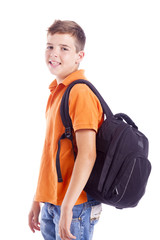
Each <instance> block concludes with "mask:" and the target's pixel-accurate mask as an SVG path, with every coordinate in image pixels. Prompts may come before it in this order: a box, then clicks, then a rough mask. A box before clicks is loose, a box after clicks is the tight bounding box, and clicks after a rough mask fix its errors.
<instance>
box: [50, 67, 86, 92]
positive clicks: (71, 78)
mask: <svg viewBox="0 0 160 240" xmlns="http://www.w3.org/2000/svg"><path fill="white" fill-rule="evenodd" d="M84 72H85V71H84V70H83V69H80V70H77V71H75V72H73V73H71V74H70V75H69V76H67V77H66V78H65V79H64V81H63V82H62V83H60V84H63V85H64V86H68V85H69V84H70V83H72V82H73V81H75V80H78V79H85V80H87V79H86V77H85V74H84ZM57 86H58V84H57V81H56V79H55V80H54V81H53V82H52V83H51V84H50V85H49V89H50V91H51V92H52V91H53V90H54V89H55V88H56V87H57Z"/></svg>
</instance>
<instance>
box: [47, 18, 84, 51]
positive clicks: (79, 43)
mask: <svg viewBox="0 0 160 240" xmlns="http://www.w3.org/2000/svg"><path fill="white" fill-rule="evenodd" d="M55 33H59V34H70V35H71V36H73V37H74V38H75V47H76V51H77V52H79V51H81V50H83V49H84V46H85V42H86V36H85V33H84V31H83V29H82V28H81V27H80V26H79V25H78V24H77V23H76V22H74V21H68V20H66V21H61V20H55V21H54V23H53V24H52V25H51V26H50V27H49V28H48V34H51V35H53V34H55Z"/></svg>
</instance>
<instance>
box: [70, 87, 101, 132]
mask: <svg viewBox="0 0 160 240" xmlns="http://www.w3.org/2000/svg"><path fill="white" fill-rule="evenodd" d="M69 114H70V117H71V120H72V125H73V129H74V131H76V130H80V129H93V130H95V131H96V132H97V130H98V128H99V126H100V124H101V123H102V117H103V110H102V107H101V104H100V102H99V100H98V98H97V96H96V95H95V94H94V93H93V92H92V90H91V89H90V88H89V87H88V86H87V85H85V84H77V85H75V86H74V87H73V88H72V89H71V92H70V96H69Z"/></svg>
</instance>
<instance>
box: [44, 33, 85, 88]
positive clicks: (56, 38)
mask: <svg viewBox="0 0 160 240" xmlns="http://www.w3.org/2000/svg"><path fill="white" fill-rule="evenodd" d="M83 57H84V52H83V51H80V52H76V46H75V38H74V37H73V36H71V35H69V34H58V33H56V34H54V35H51V34H49V35H48V36H47V48H46V63H47V66H48V68H49V70H50V72H51V73H52V74H53V75H55V76H56V80H57V83H58V84H59V83H61V82H63V80H64V79H65V78H66V77H67V76H68V75H69V74H71V73H72V72H74V71H76V70H77V69H78V66H79V63H80V62H81V60H82V59H83Z"/></svg>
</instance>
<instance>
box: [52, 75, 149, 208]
mask: <svg viewBox="0 0 160 240" xmlns="http://www.w3.org/2000/svg"><path fill="white" fill-rule="evenodd" d="M82 83H83V84H86V85H87V86H88V87H89V88H90V89H91V90H92V91H93V92H94V94H95V95H96V96H97V97H98V99H99V101H100V103H101V105H102V108H103V112H104V114H105V115H106V119H105V120H104V122H103V124H102V125H101V127H100V128H99V130H98V133H97V136H96V145H97V146H96V150H97V158H96V161H95V165H94V167H93V170H92V173H91V175H90V177H89V180H88V182H87V184H86V186H85V188H84V190H85V191H86V192H87V193H88V194H89V195H91V196H92V197H93V198H94V199H96V200H98V201H100V202H102V203H105V204H108V205H112V206H115V207H116V208H120V209H122V208H128V207H135V206H136V205H137V204H138V202H139V200H140V199H141V198H142V196H143V195H144V193H145V188H146V184H147V181H148V177H149V175H150V171H151V163H150V162H149V160H148V159H147V157H148V147H149V146H148V145H149V144H148V139H147V138H146V136H145V135H144V134H143V133H141V132H140V131H138V127H137V126H136V125H135V123H134V122H133V121H132V120H131V119H130V118H129V117H128V116H127V115H126V114H123V113H119V114H116V115H113V113H112V112H111V110H110V108H109V107H108V105H107V104H106V102H105V101H104V99H103V98H102V96H101V95H100V94H99V92H98V91H97V89H96V88H95V87H94V86H93V85H92V84H91V83H90V82H88V81H86V80H81V79H80V80H76V81H74V82H72V83H71V84H70V85H69V86H68V88H67V90H66V91H65V93H64V95H63V97H62V101H61V106H60V114H61V119H62V122H63V125H64V126H65V133H64V134H63V135H62V136H61V138H60V139H59V142H58V151H57V157H56V168H57V176H58V182H62V181H63V179H62V175H61V169H60V161H59V154H60V142H61V139H65V138H68V139H70V140H71V141H72V145H73V139H72V131H73V128H72V121H71V119H70V116H69V104H68V101H69V93H70V90H71V89H72V87H73V86H74V85H75V84H82ZM74 154H75V153H74ZM75 157H76V156H75Z"/></svg>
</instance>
